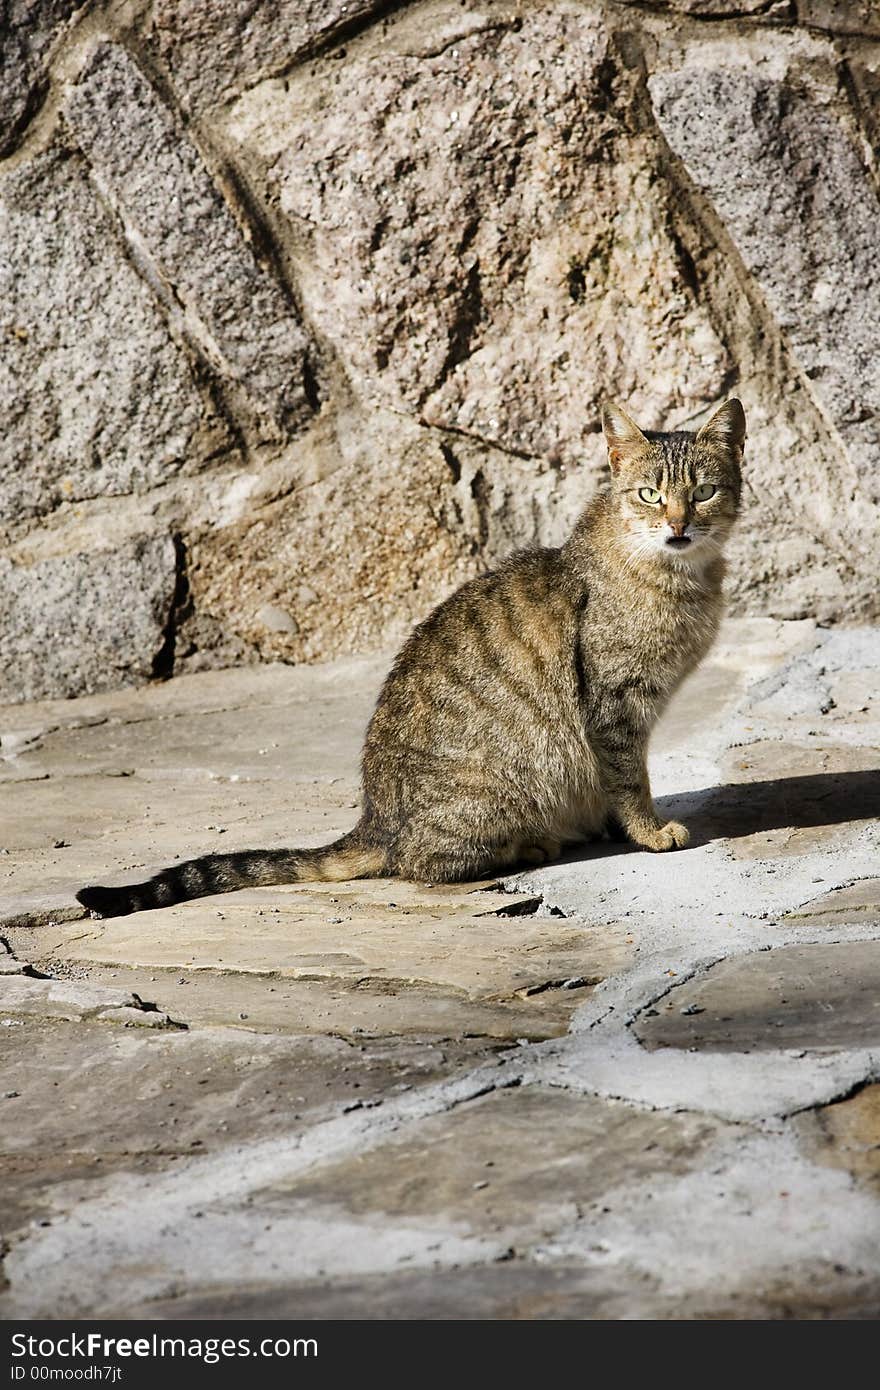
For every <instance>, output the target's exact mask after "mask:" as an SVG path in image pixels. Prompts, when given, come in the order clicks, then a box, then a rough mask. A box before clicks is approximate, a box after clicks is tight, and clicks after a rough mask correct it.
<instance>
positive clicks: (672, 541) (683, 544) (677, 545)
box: [664, 536, 693, 550]
mask: <svg viewBox="0 0 880 1390" xmlns="http://www.w3.org/2000/svg"><path fill="white" fill-rule="evenodd" d="M692 541H693V537H692V536H667V537H666V540H665V542H664V544H666V545H668V546H669V548H670V550H687V548H688V546H689V545H690V544H691V543H692Z"/></svg>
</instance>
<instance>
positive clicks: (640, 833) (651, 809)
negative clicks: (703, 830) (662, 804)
mask: <svg viewBox="0 0 880 1390" xmlns="http://www.w3.org/2000/svg"><path fill="white" fill-rule="evenodd" d="M618 739H619V735H618V736H617V737H616V738H615V742H617V741H618ZM603 753H604V757H603V759H602V761H603V763H604V774H605V775H604V783H605V792H606V795H607V797H608V802H609V805H610V807H611V812H612V819H613V821H616V822H617V823H619V825H620V826H622V828H623V830H624V831H625V833H626V837H627V839H629V840H632V841H633V843H634V844H637V845H642V846H643V847H644V848H645V849H650V850H654V851H655V852H657V853H661V852H662V851H664V850H668V849H684V847H685V845H687V844H688V842H689V840H690V835H689V833H688V829H687V826H684V825H682V824H681V822H680V821H677V820H670V821H663V820H661V819H660V817H659V816H658V815H657V808H656V807H655V805H654V801H653V798H652V796H651V784H650V782H649V780H648V768H647V764H646V760H645V750H644V748H643V747H642V746H641V745H638V744H636V743H635V742H633V743H628V744H627V745H625V746H613V747H609V746H608V744H605V747H604V748H603Z"/></svg>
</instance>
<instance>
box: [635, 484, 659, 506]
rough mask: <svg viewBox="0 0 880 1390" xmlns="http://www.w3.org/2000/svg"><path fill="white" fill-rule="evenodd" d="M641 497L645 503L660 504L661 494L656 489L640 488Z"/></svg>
mask: <svg viewBox="0 0 880 1390" xmlns="http://www.w3.org/2000/svg"><path fill="white" fill-rule="evenodd" d="M639 496H640V497H641V499H642V501H643V502H659V501H660V493H659V492H658V491H657V489H656V488H655V487H640V488H639Z"/></svg>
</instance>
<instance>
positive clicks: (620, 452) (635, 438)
mask: <svg viewBox="0 0 880 1390" xmlns="http://www.w3.org/2000/svg"><path fill="white" fill-rule="evenodd" d="M602 431H603V433H604V435H605V442H606V444H607V445H608V462H609V464H610V465H611V471H612V473H616V472H617V470H618V468H619V467H620V465H621V463H622V462H623V460H624V459H625V458H631V457H633V456H634V455H635V454H637V453H640V452H641V450H642V449H646V448H647V447H648V441H647V439H646V438H645V436H644V435H643V434H642V431H641V430H640V429H639V427H638V425H637V424H636V422H635V420H631V419H630V417H629V416H628V415H627V413H626V411H625V410H621V408H620V406H619V405H614V404H613V403H612V402H611V401H609V402H607V403H606V404H605V405H603V407H602Z"/></svg>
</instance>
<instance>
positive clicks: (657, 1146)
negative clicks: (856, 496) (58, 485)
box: [0, 620, 880, 1319]
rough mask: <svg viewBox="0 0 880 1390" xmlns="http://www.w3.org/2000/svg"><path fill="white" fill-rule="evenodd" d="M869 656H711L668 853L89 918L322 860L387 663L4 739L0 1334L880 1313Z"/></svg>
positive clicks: (341, 824)
mask: <svg viewBox="0 0 880 1390" xmlns="http://www.w3.org/2000/svg"><path fill="white" fill-rule="evenodd" d="M878 658H880V634H878V633H877V632H876V631H874V630H870V629H849V630H846V629H839V630H837V629H821V628H817V627H816V626H815V625H814V624H812V623H809V622H798V623H787V624H783V623H776V622H774V621H772V620H751V621H748V622H734V623H730V624H728V625H727V626H726V628H725V630H724V632H723V634H722V637H721V640H720V642H719V644H718V645H717V647H716V649H715V651H714V652H713V654H712V656H711V658H710V660H709V661H708V662H707V663H706V665H705V667H704V668H703V669H702V670H701V671H700V672H699V673H697V675H696V676H695V677H694V678H693V679H692V680H691V681H690V682H689V683H688V684H687V685H686V686H685V688H684V689H683V691H682V693H681V695H680V696H679V697H678V698H677V700H676V702H674V704H673V706H672V708H671V709H670V711H669V713H668V715H667V717H666V719H665V720H664V723H663V725H662V726H661V728H660V729H659V730H658V734H657V737H656V739H655V742H654V752H653V754H652V759H651V765H652V776H653V780H654V785H655V791H656V795H657V799H658V804H659V805H661V806H662V807H663V808H664V810H666V811H667V812H668V813H669V814H674V815H676V816H681V817H682V818H683V819H685V820H686V821H687V822H688V823H689V825H690V828H691V831H692V840H691V846H690V847H689V848H688V849H687V850H685V851H682V852H680V853H678V854H676V855H674V856H673V855H666V856H656V855H650V854H647V853H645V852H643V851H640V850H637V849H635V848H633V847H628V846H620V845H616V844H608V843H600V844H594V845H592V846H588V847H585V848H584V849H583V851H581V852H580V853H578V854H575V855H572V856H571V857H570V858H569V859H568V860H566V861H565V862H561V863H559V864H555V865H550V866H548V867H546V868H544V869H541V870H534V871H531V872H529V873H527V874H519V875H512V876H511V877H510V878H508V879H506V880H505V881H504V882H503V883H483V884H467V885H456V886H451V887H437V888H427V887H425V886H424V885H413V884H402V883H399V882H395V881H390V880H376V881H373V882H362V883H352V884H327V885H309V884H304V885H295V886H291V887H287V888H284V887H282V888H277V889H267V890H253V891H248V892H242V893H237V894H229V895H225V896H223V897H220V898H212V899H202V900H199V901H197V902H193V903H189V904H182V905H180V906H179V907H177V908H173V909H169V910H168V911H166V912H152V913H143V914H138V915H136V916H133V917H129V918H122V919H115V920H110V921H105V922H102V921H94V920H91V919H88V918H87V917H85V916H84V915H83V913H82V911H81V909H79V908H78V905H77V904H76V903H75V901H74V899H73V892H74V890H75V888H77V887H78V886H80V885H81V884H82V883H83V882H86V881H88V880H92V881H94V880H98V881H100V880H102V879H110V880H111V881H112V880H113V879H118V880H124V879H125V878H126V877H130V876H141V875H142V874H143V873H145V872H151V871H152V870H153V869H155V868H156V867H158V866H160V865H161V864H163V863H165V862H171V861H172V860H173V859H174V857H175V856H178V857H185V856H189V855H193V854H197V853H200V852H205V851H208V850H216V849H224V848H230V849H232V848H238V847H242V848H243V847H246V846H247V845H258V844H268V845H272V844H285V843H287V844H289V843H296V842H299V843H302V844H315V843H320V842H321V841H323V840H327V839H329V838H331V837H332V836H333V835H335V834H337V833H339V832H340V831H342V830H344V829H346V828H348V826H350V825H351V824H352V823H353V821H354V818H355V816H356V800H357V777H356V771H357V758H358V751H359V743H360V738H361V735H362V731H363V727H364V725H365V723H366V720H367V718H368V716H369V711H370V707H371V704H372V701H373V699H374V698H375V693H376V691H377V689H378V685H379V682H380V681H381V678H382V675H383V673H384V669H385V663H384V662H383V661H382V660H380V659H376V658H369V659H367V658H359V659H356V660H352V661H349V662H344V663H338V664H336V665H335V666H332V667H325V668H311V669H306V668H286V667H267V668H255V669H246V670H237V671H230V672H212V673H205V674H203V675H199V676H190V677H186V678H184V679H182V680H176V681H172V682H169V683H168V684H166V685H163V686H156V687H152V688H148V689H144V690H139V691H126V692H120V693H116V694H111V695H102V696H93V697H89V698H88V699H85V700H78V701H68V702H64V701H54V702H46V703H45V704H36V705H30V706H7V707H5V708H0V783H2V786H0V798H2V800H0V848H2V849H4V850H6V851H7V853H5V854H3V855H2V856H0V943H2V945H0V967H2V968H0V1072H2V1082H0V1098H2V1099H0V1116H2V1119H3V1121H4V1123H3V1124H2V1126H0V1134H2V1140H0V1163H2V1165H3V1167H2V1174H3V1184H2V1193H3V1196H2V1205H0V1213H2V1225H3V1230H4V1233H5V1241H6V1246H5V1249H6V1254H5V1258H4V1263H3V1269H4V1274H5V1277H6V1280H7V1283H6V1285H5V1288H4V1289H3V1291H2V1292H0V1310H2V1315H4V1316H40V1315H43V1316H59V1315H61V1314H62V1313H66V1314H70V1315H89V1316H98V1315H100V1316H108V1315H119V1316H134V1315H147V1316H159V1317H163V1318H169V1319H173V1318H178V1317H187V1316H198V1317H201V1316H205V1317H224V1316H234V1315H237V1316H243V1317H259V1316H276V1317H285V1316H306V1317H334V1316H338V1317H350V1318H356V1317H376V1318H400V1317H427V1318H451V1317H500V1318H514V1317H526V1318H531V1317H536V1318H575V1317H577V1318H632V1317H644V1318H739V1317H749V1318H754V1317H760V1318H777V1317H778V1318H784V1317H791V1316H796V1317H809V1318H838V1317H850V1318H867V1317H876V1316H877V1315H878V1313H880V1256H878V1251H880V1190H878V1186H877V1172H878V1169H877V1163H876V1155H877V1153H878V1152H880V1130H878V1109H877V1101H876V1092H877V1089H878V1083H880V1036H878V1034H877V1027H878V1024H877V1019H876V1018H875V1017H874V1015H875V1014H876V1013H877V998H878V997H880V979H878V978H877V976H878V973H880V964H878V960H877V951H878V946H880V901H878V892H877V884H878V881H880V879H878V870H877V864H878V862H880V860H878V849H880V835H878V825H877V812H878V810H880V802H878V792H880V778H878V771H877V767H878V756H877V747H878V745H880V714H878V706H877V695H876V693H875V690H876V680H875V675H874V673H875V671H876V667H877V661H878ZM136 1016H137V1017H136ZM136 1021H137V1022H143V1021H154V1022H159V1023H161V1024H163V1025H164V1026H160V1027H152V1028H141V1027H132V1026H126V1025H130V1024H132V1023H134V1022H136ZM172 1025H173V1026H172ZM143 1210H149V1212H150V1220H149V1222H146V1223H145V1222H143V1221H140V1220H138V1219H136V1218H137V1214H138V1213H140V1212H141V1211H143ZM731 1252H735V1255H734V1256H732V1255H731ZM71 1268H76V1269H77V1271H78V1278H77V1280H76V1281H75V1282H73V1283H72V1281H71V1280H70V1279H69V1277H68V1273H67V1271H69V1270H70V1269H71Z"/></svg>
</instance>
